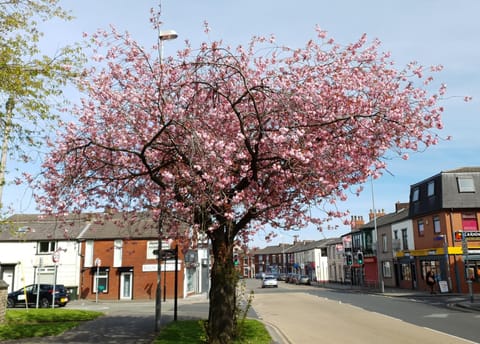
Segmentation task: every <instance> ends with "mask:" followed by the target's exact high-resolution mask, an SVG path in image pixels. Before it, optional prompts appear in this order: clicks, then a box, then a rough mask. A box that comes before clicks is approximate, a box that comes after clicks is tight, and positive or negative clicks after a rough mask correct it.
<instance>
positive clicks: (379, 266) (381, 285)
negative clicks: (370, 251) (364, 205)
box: [362, 175, 385, 294]
mask: <svg viewBox="0 0 480 344" xmlns="http://www.w3.org/2000/svg"><path fill="white" fill-rule="evenodd" d="M370 184H371V185H372V208H373V210H372V211H373V231H374V232H375V236H376V237H377V244H376V249H377V254H376V256H377V271H378V284H379V288H380V292H381V293H382V294H383V293H384V292H385V283H384V281H383V266H382V264H381V261H380V259H379V254H380V240H379V237H378V230H377V209H375V192H374V190H373V177H372V175H370ZM362 258H363V257H362Z"/></svg>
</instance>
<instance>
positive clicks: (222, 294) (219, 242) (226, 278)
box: [207, 231, 237, 344]
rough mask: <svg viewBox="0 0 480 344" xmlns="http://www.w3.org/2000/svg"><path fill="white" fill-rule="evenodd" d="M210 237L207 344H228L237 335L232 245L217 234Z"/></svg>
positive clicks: (222, 235)
mask: <svg viewBox="0 0 480 344" xmlns="http://www.w3.org/2000/svg"><path fill="white" fill-rule="evenodd" d="M219 232H220V233H218V234H215V235H214V237H212V238H211V239H212V250H213V256H214V262H213V266H212V272H211V286H210V308H209V314H208V325H207V336H208V342H209V343H210V344H228V343H231V342H232V340H233V338H234V337H235V333H236V331H235V330H236V316H235V311H236V294H235V293H236V291H235V287H236V280H237V276H236V273H235V271H236V270H235V266H234V263H233V241H232V242H230V241H229V240H228V239H227V237H228V236H227V235H225V234H224V233H222V232H223V231H219Z"/></svg>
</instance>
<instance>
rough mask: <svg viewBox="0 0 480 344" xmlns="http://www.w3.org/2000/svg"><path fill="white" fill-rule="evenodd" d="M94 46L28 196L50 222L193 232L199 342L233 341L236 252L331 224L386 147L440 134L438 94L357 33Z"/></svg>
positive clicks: (408, 146) (395, 148) (419, 144)
mask: <svg viewBox="0 0 480 344" xmlns="http://www.w3.org/2000/svg"><path fill="white" fill-rule="evenodd" d="M93 39H94V41H95V42H96V43H97V44H98V51H96V54H95V60H96V61H98V62H99V64H98V66H97V68H92V69H90V70H89V71H87V72H86V73H85V74H86V75H88V78H85V79H84V80H83V83H82V87H83V88H84V89H85V90H86V96H85V98H84V99H83V100H82V102H81V105H79V106H78V107H74V108H72V113H73V114H74V115H76V118H77V122H75V123H68V124H66V125H65V127H64V131H63V133H62V134H60V135H59V136H58V137H57V140H56V141H55V143H52V151H51V153H50V154H49V156H48V158H47V159H46V160H45V163H44V165H43V167H44V179H43V180H42V181H41V183H40V184H39V186H38V187H39V189H40V190H41V192H40V193H38V198H37V201H38V203H39V204H41V206H42V209H43V210H44V211H48V212H52V213H59V214H61V213H64V212H71V211H78V212H79V211H82V210H84V209H95V208H103V207H108V208H109V209H116V210H118V211H121V212H136V211H145V210H150V211H151V212H152V214H153V215H154V216H155V217H157V218H160V213H162V214H163V215H164V216H167V217H168V218H169V219H170V220H171V221H177V222H178V223H188V224H190V225H191V231H189V232H178V229H179V228H182V227H180V226H175V225H173V224H172V225H171V226H170V227H169V228H165V231H166V235H167V236H168V237H172V238H181V239H184V240H185V241H186V242H187V243H190V244H192V245H193V244H194V243H195V240H196V238H197V237H198V235H199V234H200V233H202V234H205V235H206V236H207V237H208V238H209V240H210V242H211V246H212V254H213V257H214V262H213V266H212V273H211V289H210V297H209V300H210V308H209V318H208V324H207V333H208V340H209V342H210V343H230V342H231V340H232V338H233V337H234V336H235V333H236V332H235V330H236V318H235V314H236V313H235V308H236V300H235V286H236V281H237V275H236V273H235V267H234V262H233V248H234V245H235V244H236V243H238V242H247V241H248V240H249V239H250V238H251V237H252V235H253V234H254V233H255V232H256V231H257V230H258V229H259V228H262V227H263V226H265V225H267V224H268V225H270V226H271V227H272V228H285V229H289V228H301V227H303V226H304V225H306V224H307V223H311V222H313V223H317V224H318V223H320V222H322V221H326V220H328V219H331V218H332V217H335V216H342V215H343V213H342V212H340V211H338V210H337V206H336V205H335V202H336V201H337V200H344V199H345V198H346V197H347V193H348V192H347V190H349V189H350V187H351V186H352V185H356V184H359V183H362V182H364V181H365V180H366V178H368V176H369V175H371V174H374V175H376V174H378V173H381V171H382V170H384V169H385V168H386V164H385V161H384V160H385V159H384V157H385V154H387V152H389V154H391V152H395V153H398V154H399V155H401V156H404V154H405V152H407V151H412V150H413V151H417V150H420V149H423V148H425V147H426V146H430V145H432V144H435V143H437V134H436V133H435V132H436V129H440V128H441V127H442V123H441V118H440V117H441V113H442V108H441V107H439V106H437V102H438V99H439V97H440V95H441V94H443V92H444V91H445V89H444V87H443V86H442V87H441V88H440V90H439V92H438V93H435V94H433V93H432V94H430V92H428V91H427V90H426V89H427V85H429V83H430V82H431V81H432V79H431V77H430V76H426V77H424V76H423V75H422V74H423V68H422V67H421V66H419V65H418V64H416V63H411V64H409V65H408V66H406V68H405V69H403V70H397V69H396V68H395V67H394V65H393V62H392V61H391V59H390V58H389V55H388V54H383V53H381V52H379V42H378V41H373V42H367V38H366V36H362V37H361V38H360V39H359V40H358V41H357V42H354V43H353V44H350V45H348V46H345V47H342V46H340V45H337V44H336V43H334V41H333V40H332V39H329V38H328V37H326V33H325V32H324V31H322V30H320V29H317V39H318V42H317V41H316V40H311V41H308V42H307V44H306V46H305V47H304V48H299V49H289V48H285V47H279V46H275V45H274V42H273V40H266V39H263V38H258V37H256V38H253V39H252V40H251V42H250V43H249V45H248V46H245V47H242V46H238V47H237V48H235V49H232V48H230V47H227V46H225V45H224V44H223V43H222V42H218V41H215V42H211V43H203V44H201V46H200V48H199V49H197V50H193V49H192V48H191V47H190V46H188V44H187V46H186V48H185V49H184V50H182V51H179V52H178V54H177V56H176V58H172V57H171V58H168V59H167V60H166V61H163V62H164V63H163V64H160V63H159V61H158V56H156V57H155V56H154V55H152V56H154V57H152V56H151V55H150V54H149V53H148V52H147V51H145V50H144V49H143V48H142V47H140V46H139V45H138V44H137V43H136V42H135V41H134V40H133V39H132V38H131V37H129V36H128V35H123V34H120V33H119V32H117V31H113V32H112V33H107V32H101V33H99V34H98V35H95V36H93ZM437 69H440V68H439V67H435V68H433V69H432V71H435V70H437ZM415 78H416V79H417V80H415ZM416 81H420V83H419V84H418V86H415V85H416V84H417V83H416ZM422 82H424V84H422ZM428 87H430V86H428ZM404 158H406V156H404ZM311 207H319V208H321V209H324V210H325V216H324V218H322V219H319V218H313V217H312V216H311V212H310V211H309V210H310V209H311Z"/></svg>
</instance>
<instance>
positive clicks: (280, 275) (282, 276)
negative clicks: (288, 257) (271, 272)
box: [277, 273, 287, 281]
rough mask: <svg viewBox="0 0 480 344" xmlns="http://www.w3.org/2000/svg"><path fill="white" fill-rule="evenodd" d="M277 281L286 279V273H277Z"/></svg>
mask: <svg viewBox="0 0 480 344" xmlns="http://www.w3.org/2000/svg"><path fill="white" fill-rule="evenodd" d="M277 280H278V281H286V280H287V274H283V273H282V274H279V275H278V277H277Z"/></svg>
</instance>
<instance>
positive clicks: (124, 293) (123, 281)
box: [120, 272, 133, 300]
mask: <svg viewBox="0 0 480 344" xmlns="http://www.w3.org/2000/svg"><path fill="white" fill-rule="evenodd" d="M132 280H133V273H131V272H122V273H121V274H120V299H121V300H131V299H132Z"/></svg>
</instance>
